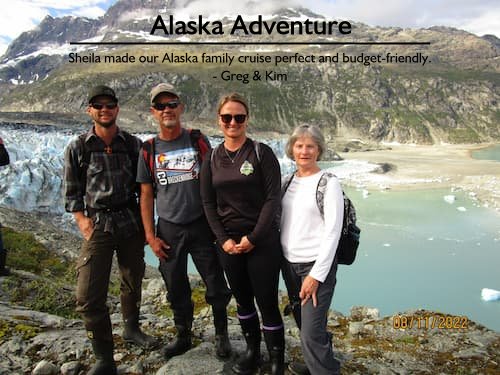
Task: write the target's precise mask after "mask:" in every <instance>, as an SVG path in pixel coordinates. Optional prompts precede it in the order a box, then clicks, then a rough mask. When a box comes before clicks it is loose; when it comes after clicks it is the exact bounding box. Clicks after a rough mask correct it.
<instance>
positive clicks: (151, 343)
mask: <svg viewBox="0 0 500 375" xmlns="http://www.w3.org/2000/svg"><path fill="white" fill-rule="evenodd" d="M122 337H123V339H124V340H125V341H126V342H128V343H131V344H134V345H137V346H139V347H141V348H143V349H150V348H153V347H155V346H156V345H157V340H156V338H154V337H153V336H149V335H146V334H145V333H144V332H142V331H141V328H140V327H139V322H138V319H128V320H125V328H124V330H123V334H122Z"/></svg>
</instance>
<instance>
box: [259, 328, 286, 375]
mask: <svg viewBox="0 0 500 375" xmlns="http://www.w3.org/2000/svg"><path fill="white" fill-rule="evenodd" d="M264 339H265V341H266V346H267V351H268V352H269V361H270V362H271V374H272V375H283V374H284V373H285V331H284V329H283V327H281V328H279V329H275V330H266V329H264Z"/></svg>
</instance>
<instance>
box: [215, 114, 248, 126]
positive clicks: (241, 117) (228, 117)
mask: <svg viewBox="0 0 500 375" xmlns="http://www.w3.org/2000/svg"><path fill="white" fill-rule="evenodd" d="M219 116H220V119H221V120H222V122H223V123H224V124H229V123H231V121H233V117H234V121H236V123H237V124H243V123H244V122H245V120H246V118H247V115H234V116H233V115H229V114H224V115H219Z"/></svg>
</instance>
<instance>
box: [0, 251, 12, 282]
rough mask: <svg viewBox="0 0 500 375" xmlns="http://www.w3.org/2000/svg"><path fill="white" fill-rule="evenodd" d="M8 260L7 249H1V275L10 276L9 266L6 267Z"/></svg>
mask: <svg viewBox="0 0 500 375" xmlns="http://www.w3.org/2000/svg"><path fill="white" fill-rule="evenodd" d="M6 260H7V249H3V251H0V276H10V269H9V267H5V262H6Z"/></svg>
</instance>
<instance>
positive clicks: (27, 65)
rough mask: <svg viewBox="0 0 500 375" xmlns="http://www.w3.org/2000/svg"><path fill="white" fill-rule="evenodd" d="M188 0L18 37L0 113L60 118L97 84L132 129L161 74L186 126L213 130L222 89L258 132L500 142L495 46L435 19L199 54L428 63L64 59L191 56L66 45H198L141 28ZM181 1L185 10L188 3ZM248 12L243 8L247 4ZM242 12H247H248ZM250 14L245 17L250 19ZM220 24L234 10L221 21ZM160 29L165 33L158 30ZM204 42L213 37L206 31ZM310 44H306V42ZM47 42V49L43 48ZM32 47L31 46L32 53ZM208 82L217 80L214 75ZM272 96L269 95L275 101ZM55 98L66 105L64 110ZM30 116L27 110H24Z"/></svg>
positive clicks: (6, 59) (125, 1) (285, 13)
mask: <svg viewBox="0 0 500 375" xmlns="http://www.w3.org/2000/svg"><path fill="white" fill-rule="evenodd" d="M191 3H192V2H190V1H188V2H185V3H183V5H184V7H183V8H182V7H181V8H180V9H179V7H180V5H179V4H180V3H179V4H178V3H177V2H176V1H170V2H164V1H159V0H154V1H152V2H149V1H143V0H120V1H118V2H116V3H115V4H114V5H113V6H112V7H111V8H110V9H108V11H107V12H106V14H105V15H104V16H103V17H101V18H99V19H97V20H90V19H85V18H78V17H64V18H53V17H47V18H46V19H44V21H43V22H42V23H41V24H40V25H39V26H38V27H37V28H36V29H35V30H33V31H30V32H27V33H23V34H22V35H21V36H20V37H19V38H17V39H16V40H15V41H13V43H12V44H11V45H10V46H9V49H8V50H7V52H6V54H5V55H4V56H3V57H2V59H1V63H0V88H1V89H2V93H1V94H0V111H1V112H20V116H21V113H22V112H26V113H28V112H30V113H34V112H35V113H36V112H48V113H52V114H54V116H57V114H58V113H63V114H64V115H65V116H68V115H70V114H71V113H75V114H76V113H78V114H81V113H82V112H83V111H84V108H85V104H86V103H85V99H86V98H85V93H86V92H87V91H88V89H89V87H90V86H91V85H92V84H93V83H95V82H100V83H106V84H109V85H111V86H113V87H114V88H115V89H117V91H118V95H119V97H120V99H121V100H120V104H121V107H122V111H121V119H122V122H123V123H124V124H126V125H127V126H129V127H131V128H134V127H136V128H140V127H141V126H143V125H144V123H150V118H149V113H148V103H147V96H148V92H149V89H150V87H152V86H153V85H154V84H156V83H158V82H161V81H168V82H171V83H174V84H176V86H178V89H179V90H180V92H181V93H182V94H183V96H184V99H185V101H186V102H187V105H188V106H187V112H186V115H185V118H186V121H188V122H193V123H195V124H199V126H200V127H202V128H203V127H206V128H210V127H213V125H214V123H215V120H214V119H215V117H214V114H213V113H214V110H215V107H216V102H217V100H218V98H219V97H220V96H221V95H222V94H223V93H226V92H229V91H240V92H242V93H243V94H244V95H246V96H247V97H248V99H249V101H250V103H251V107H252V113H253V115H252V125H253V126H254V129H255V130H257V131H275V132H279V133H289V132H290V131H291V129H293V127H294V126H296V125H297V124H299V123H302V122H313V123H316V124H318V125H319V126H320V127H321V128H322V129H323V130H324V131H325V132H326V133H327V135H329V136H331V137H357V138H362V139H366V140H370V141H375V142H380V141H389V142H390V141H397V142H401V143H422V144H438V143H440V142H446V143H478V142H494V141H498V140H499V139H500V126H499V123H500V106H499V102H500V90H499V83H500V59H499V56H500V41H499V39H498V38H496V37H495V36H489V35H487V36H484V37H477V36H475V35H473V34H471V33H468V32H466V31H463V30H458V29H453V28H449V27H443V26H434V27H430V28H427V29H404V28H389V27H372V26H367V25H364V24H361V23H356V22H352V25H353V31H352V33H351V34H350V35H348V36H345V35H344V36H342V35H334V36H332V37H324V36H315V37H310V36H305V35H288V36H286V39H285V40H286V41H287V42H288V41H289V42H300V43H306V44H308V45H293V46H292V45H289V46H280V45H274V46H265V47H264V46H260V47H259V46H243V45H239V46H238V45H236V46H203V51H204V52H206V53H208V54H213V55H215V54H220V53H228V54H231V55H232V56H235V57H237V56H241V55H245V54H246V55H255V54H262V55H267V56H271V57H275V56H281V55H283V56H288V55H293V54H295V53H298V54H302V55H316V56H320V55H321V56H335V55H338V56H340V57H342V56H352V57H356V56H360V55H362V54H363V55H365V56H374V57H376V56H378V55H380V56H381V57H384V56H386V54H387V53H391V54H392V55H393V56H394V55H395V56H403V57H405V56H408V57H413V56H416V55H417V54H421V55H425V56H426V57H428V60H429V61H431V62H430V63H428V64H426V65H425V66H419V65H417V64H413V63H410V64H403V63H397V64H396V63H378V64H371V65H370V66H364V65H363V64H360V63H354V64H351V63H343V62H342V61H340V62H339V63H336V64H333V63H331V64H318V63H316V64H305V63H303V64H300V63H296V64H294V63H290V64H285V65H281V66H278V67H277V66H275V65H273V64H236V65H233V66H231V67H229V66H227V65H224V64H218V65H210V64H203V63H201V62H200V63H198V64H191V65H189V64H185V63H176V64H173V63H172V64H165V63H156V64H148V63H144V64H139V63H135V64H100V65H99V64H71V63H69V62H68V54H69V53H70V52H77V53H80V54H83V55H85V54H89V53H90V52H92V53H94V54H97V55H99V56H110V55H113V56H122V55H123V56H124V55H125V54H129V55H133V56H136V57H137V58H138V57H139V56H145V55H153V54H154V55H157V56H158V57H161V56H163V54H165V53H167V52H169V53H174V54H179V55H182V54H190V55H193V56H195V55H199V54H200V53H201V49H200V47H199V46H198V47H197V46H188V45H175V46H152V45H149V46H148V45H145V46H139V45H135V46H70V45H68V44H67V43H68V42H71V41H91V42H102V41H108V42H132V43H134V42H148V41H152V40H154V41H160V42H161V41H168V42H183V41H191V42H202V41H207V40H210V39H208V38H210V36H204V35H190V36H189V37H187V36H182V37H176V36H172V35H168V36H163V35H154V36H151V35H150V34H149V32H150V30H151V27H152V25H153V19H154V17H156V16H157V15H158V14H161V15H165V14H172V13H175V14H176V16H177V14H179V17H187V10H186V9H190V8H189V6H190V5H191ZM186 7H187V8H186ZM247 7H248V4H247ZM270 13H271V15H269V16H266V19H270V20H291V19H300V17H302V18H305V17H309V18H314V19H319V20H324V19H325V18H324V17H323V16H321V15H317V14H314V12H312V11H310V10H308V9H305V8H298V9H291V8H286V9H281V10H276V11H274V12H270ZM245 17H247V16H245ZM250 18H251V16H248V19H249V20H250ZM221 19H223V20H224V22H229V19H231V17H229V16H226V17H224V18H222V17H221ZM161 34H163V33H161ZM216 38H217V39H215V40H217V41H223V42H225V41H235V42H240V43H245V42H248V41H250V40H251V41H255V42H266V43H280V42H283V40H284V37H283V36H277V35H270V36H269V35H268V36H266V35H260V36H252V37H248V36H244V35H236V36H229V35H224V36H216ZM212 39H213V37H212ZM318 41H321V42H331V41H357V42H364V43H371V42H396V43H397V42H407V41H425V42H429V43H430V46H428V47H427V46H411V45H410V46H408V45H400V46H390V47H388V46H380V45H371V46H356V45H340V46H332V45H330V46H328V45H326V46H325V45H321V46H318V45H314V42H318ZM309 43H310V44H309ZM42 47H44V48H42ZM37 48H38V49H37ZM223 71H229V72H230V73H234V74H240V75H244V74H248V80H249V81H251V78H252V76H251V74H252V73H253V72H255V71H258V72H262V73H264V76H265V73H267V72H272V73H273V74H275V76H276V74H278V77H280V75H281V77H286V81H279V80H265V81H264V80H261V81H257V82H248V83H242V82H241V81H234V80H228V81H225V80H223V79H222V78H221V74H222V72H223ZM214 77H216V78H214ZM269 98H273V100H272V101H270V100H269ZM61 104H63V105H61ZM30 116H33V115H30Z"/></svg>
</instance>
